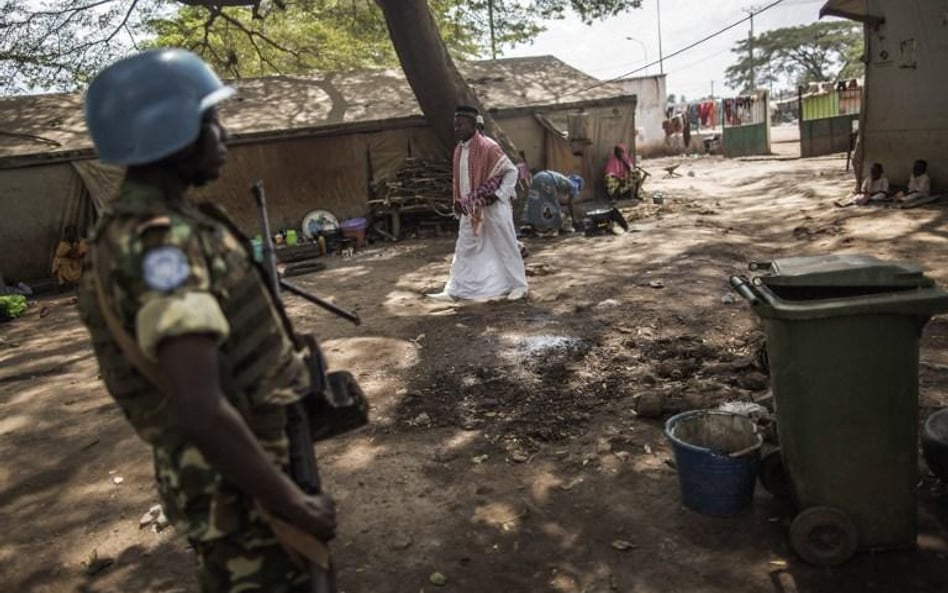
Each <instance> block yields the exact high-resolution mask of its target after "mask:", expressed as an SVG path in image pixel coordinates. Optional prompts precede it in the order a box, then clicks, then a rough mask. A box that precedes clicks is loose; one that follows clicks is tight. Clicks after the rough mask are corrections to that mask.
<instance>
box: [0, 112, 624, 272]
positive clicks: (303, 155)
mask: <svg viewBox="0 0 948 593" xmlns="http://www.w3.org/2000/svg"><path fill="white" fill-rule="evenodd" d="M633 110H634V103H629V104H627V105H619V106H616V107H601V108H593V109H589V110H587V112H588V113H589V118H590V132H591V136H592V140H593V143H592V144H591V145H590V146H589V147H588V148H587V150H586V154H585V155H584V156H583V157H577V158H574V157H572V155H570V154H567V155H566V157H567V161H563V162H562V163H561V164H562V167H561V168H562V169H564V170H565V171H569V172H579V173H580V174H582V175H583V177H585V178H586V179H587V182H589V180H592V183H593V184H596V183H599V177H601V170H602V167H603V165H604V164H605V159H606V158H607V157H608V155H609V153H611V151H612V147H613V146H614V145H615V144H616V143H619V142H625V143H627V144H630V145H631V144H632V143H633V142H634V121H635V118H634V113H633ZM554 113H555V114H556V115H557V117H560V116H562V118H563V119H565V112H554ZM500 123H501V125H502V127H503V128H504V130H505V131H506V132H507V134H508V135H509V136H510V138H511V140H512V141H513V142H514V144H515V145H516V146H517V147H518V148H519V149H520V150H523V151H524V152H525V153H526V155H527V159H528V162H529V163H530V165H531V166H534V167H537V168H541V169H542V168H547V167H552V165H551V164H550V163H549V162H548V161H549V158H548V150H547V134H548V133H549V132H547V131H546V130H545V129H544V128H543V126H541V125H540V123H539V122H538V121H537V120H536V118H535V117H534V116H533V114H520V115H516V116H512V117H508V118H503V119H501V121H500ZM560 144H563V141H562V140H560ZM560 148H562V146H561V147H560ZM559 152H563V151H562V150H560V151H559ZM566 152H567V153H568V151H566ZM408 156H415V157H419V158H423V159H439V158H446V156H447V155H444V154H442V152H441V149H440V146H439V144H438V140H437V138H436V137H435V135H434V133H433V132H431V130H430V129H429V128H427V127H426V126H424V125H416V126H407V127H399V128H392V129H388V130H382V131H378V132H366V133H353V134H346V135H339V136H326V137H302V138H286V139H271V140H266V141H260V142H256V143H253V144H238V145H235V146H232V147H231V148H230V150H229V154H228V164H227V166H226V167H225V168H224V170H223V173H222V176H221V178H220V179H218V180H217V181H215V182H213V183H211V184H209V185H208V186H206V187H204V188H201V189H198V190H196V191H194V195H195V197H197V198H198V199H211V200H214V201H216V202H218V203H219V204H221V205H222V206H223V207H224V208H225V209H226V210H227V211H228V213H230V215H231V216H232V217H233V219H234V221H235V222H236V223H237V225H238V226H239V227H240V228H241V229H242V230H244V231H245V232H247V233H248V234H250V235H253V234H256V233H257V232H258V229H259V226H260V225H259V219H258V215H257V211H256V207H255V205H254V201H253V199H252V196H251V193H250V187H251V186H252V185H253V183H254V182H255V181H257V180H258V179H262V180H263V182H264V187H265V189H266V194H267V202H268V206H269V209H268V211H269V216H270V225H271V226H272V227H273V228H274V229H279V228H283V227H286V228H299V227H300V226H301V224H302V219H303V217H304V216H305V215H306V214H307V213H309V212H310V211H312V210H315V209H321V210H329V211H330V212H332V213H333V214H335V215H336V216H337V217H338V218H339V219H340V220H343V219H345V218H349V217H355V216H363V215H365V214H366V211H367V201H368V199H369V196H370V195H371V191H372V189H371V188H372V183H373V182H375V181H378V180H380V179H382V178H385V177H387V176H389V175H392V174H394V172H395V171H396V170H397V168H398V167H399V166H400V165H401V163H402V161H403V160H404V158H405V157H408ZM118 179H119V178H118V177H117V176H116V177H115V178H114V179H109V180H107V181H108V183H106V185H107V186H108V187H104V186H103V187H97V188H94V189H95V191H96V193H97V194H101V195H108V196H111V195H114V193H115V187H112V186H114V185H116V184H117V183H118ZM587 186H588V188H587V191H586V192H584V196H586V195H588V196H590V197H591V196H592V192H593V190H592V188H593V187H595V185H592V186H589V184H588V183H587ZM0 204H2V205H3V206H4V207H5V208H8V209H7V210H6V213H7V215H5V216H3V217H0V236H2V237H3V238H4V241H5V242H7V241H9V243H8V244H9V245H14V246H16V247H15V248H13V249H5V250H2V251H0V273H2V274H3V275H4V277H5V278H7V279H17V280H26V281H30V280H34V279H40V278H48V277H49V274H50V264H51V261H52V253H53V250H54V249H55V246H56V242H57V241H58V239H59V236H60V233H61V231H62V228H63V226H64V224H65V222H64V221H65V220H66V219H72V218H75V216H76V212H77V211H78V209H80V208H86V209H88V208H91V201H90V199H89V194H88V192H87V191H86V188H85V186H84V185H83V182H82V180H81V178H80V176H79V175H78V174H77V173H76V171H75V169H74V167H73V166H72V165H71V164H70V163H59V164H52V165H39V166H33V167H21V168H15V169H0ZM82 230H84V229H82ZM21 246H22V247H23V248H22V249H21V248H20V247H21Z"/></svg>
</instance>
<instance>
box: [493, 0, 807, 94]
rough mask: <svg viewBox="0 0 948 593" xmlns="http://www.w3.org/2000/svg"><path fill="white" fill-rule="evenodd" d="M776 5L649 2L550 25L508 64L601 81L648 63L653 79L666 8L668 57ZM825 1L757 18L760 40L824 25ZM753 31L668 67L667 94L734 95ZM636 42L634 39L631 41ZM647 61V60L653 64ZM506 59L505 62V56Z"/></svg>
mask: <svg viewBox="0 0 948 593" xmlns="http://www.w3.org/2000/svg"><path fill="white" fill-rule="evenodd" d="M773 2H774V0H643V1H642V8H640V9H637V10H632V11H630V12H627V13H625V14H622V15H619V16H616V17H613V18H610V19H608V20H605V21H601V22H597V23H595V24H593V25H590V26H587V25H584V24H583V23H582V22H581V21H580V20H579V19H578V18H573V19H568V20H562V21H550V22H548V23H546V26H547V31H545V32H544V33H542V34H540V36H539V37H537V39H536V40H535V41H534V42H533V43H532V44H527V45H521V46H518V47H515V48H513V49H507V50H505V51H504V53H503V57H522V56H534V55H546V54H552V55H554V56H556V57H558V58H559V59H561V60H562V61H564V62H566V63H567V64H569V65H571V66H573V67H575V68H578V69H579V70H582V71H583V72H586V73H587V74H590V75H592V76H594V77H596V78H600V79H604V80H605V79H610V78H616V77H622V76H625V75H626V74H627V73H629V72H631V71H633V70H637V69H640V68H642V67H644V66H645V65H646V64H648V63H652V62H655V65H653V66H649V68H648V70H647V72H646V71H645V70H640V71H639V72H636V73H634V74H632V76H643V75H645V74H658V73H659V64H657V62H658V61H659V44H658V39H659V26H658V19H659V10H658V9H659V7H660V8H661V40H662V52H661V53H662V55H663V56H667V55H669V54H672V53H674V52H675V51H677V50H679V49H681V48H683V47H685V46H687V45H690V44H691V43H694V42H695V41H698V40H699V39H702V38H703V37H706V36H708V35H710V34H712V33H714V32H716V31H719V30H721V29H724V28H725V27H727V26H728V25H731V24H733V23H736V22H737V21H740V20H741V19H743V18H745V17H747V14H748V13H747V11H748V10H751V9H757V10H759V9H761V8H763V7H765V6H767V5H769V4H772V3H773ZM824 3H825V0H783V2H781V3H780V4H778V5H776V6H774V7H773V8H770V9H769V10H766V11H764V12H762V13H760V14H758V15H756V16H755V17H754V33H755V35H759V34H760V33H762V32H763V31H767V30H770V29H779V28H781V27H792V26H795V25H803V24H808V23H812V22H815V21H817V20H819V11H820V8H821V7H822V5H823V4H824ZM749 26H750V24H749V23H748V22H744V23H742V24H740V25H738V26H737V27H735V28H733V29H731V30H729V31H727V32H726V33H724V34H722V35H720V36H718V37H715V38H714V39H711V40H710V41H707V42H705V43H703V44H701V45H699V46H697V47H695V48H694V49H691V50H689V51H687V52H685V53H682V54H681V55H679V56H676V57H672V58H668V59H666V60H663V64H662V66H663V69H664V72H665V74H666V75H667V77H668V78H667V85H666V88H667V91H668V93H674V94H676V95H678V96H679V97H680V96H681V95H685V96H686V97H688V98H694V99H698V98H702V97H705V96H708V95H710V94H711V91H712V85H713V88H714V95H715V96H721V95H722V93H723V94H726V93H728V92H732V91H730V90H728V89H726V87H725V76H724V71H725V70H726V69H727V67H728V66H730V65H731V64H733V63H734V62H735V61H736V56H735V55H734V54H733V53H732V52H731V48H733V47H734V44H735V43H736V42H737V41H738V40H739V39H746V38H747V35H748V32H749ZM627 37H632V38H633V39H634V40H629V39H626V38H627ZM646 55H647V56H648V61H646ZM499 57H500V56H499Z"/></svg>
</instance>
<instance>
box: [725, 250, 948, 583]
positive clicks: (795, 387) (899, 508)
mask: <svg viewBox="0 0 948 593" xmlns="http://www.w3.org/2000/svg"><path fill="white" fill-rule="evenodd" d="M751 270H752V271H757V272H758V274H756V275H755V276H754V277H753V278H752V279H750V280H748V279H747V278H746V277H744V276H732V277H731V279H730V280H731V286H732V287H733V288H734V290H736V291H737V292H738V294H740V295H741V296H742V297H744V298H745V299H746V300H747V301H748V302H749V303H750V304H751V306H752V308H753V310H754V311H755V313H756V314H757V315H758V316H759V317H760V319H761V320H762V323H763V326H764V330H765V333H766V336H767V354H768V358H769V365H770V377H771V387H772V389H773V394H774V401H775V405H776V416H777V436H778V440H779V443H780V455H779V460H780V461H781V462H782V464H783V468H784V471H785V475H786V478H787V483H788V485H789V493H790V496H791V499H792V501H793V503H794V504H795V505H796V508H797V510H798V514H797V515H796V517H795V518H794V520H793V522H792V524H791V526H790V543H791V545H792V547H793V548H794V550H795V551H796V552H797V554H799V555H800V557H802V558H803V559H804V560H806V561H807V562H810V563H812V564H817V565H823V566H831V565H835V564H840V563H843V562H845V561H846V560H848V559H849V558H851V557H852V555H853V554H854V553H855V552H856V550H858V549H867V548H868V549H884V548H901V547H908V546H912V545H914V544H915V539H916V512H917V510H916V483H917V481H918V462H917V457H918V423H919V418H918V352H919V338H920V337H921V333H922V328H923V327H924V326H925V324H926V323H927V322H928V320H929V319H930V318H931V317H932V315H935V314H937V313H941V312H945V311H948V293H946V292H944V291H941V290H939V289H938V288H936V287H935V284H934V282H933V281H932V280H931V279H930V278H928V277H926V276H925V275H924V273H923V272H922V269H921V268H920V267H919V266H917V265H913V264H904V263H893V262H885V261H882V260H879V259H876V258H874V257H870V256H860V255H826V256H817V257H794V258H787V259H780V260H775V261H773V262H768V263H764V264H751Z"/></svg>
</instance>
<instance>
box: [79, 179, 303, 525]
mask: <svg viewBox="0 0 948 593" xmlns="http://www.w3.org/2000/svg"><path fill="white" fill-rule="evenodd" d="M92 242H93V245H94V251H95V252H96V253H95V256H94V257H92V258H90V261H89V262H87V268H86V271H85V273H84V274H83V279H82V282H81V284H80V303H79V304H80V309H81V312H82V318H83V321H84V323H85V324H86V326H87V327H88V329H89V332H90V334H91V337H92V341H93V345H94V348H95V352H96V356H97V358H98V360H99V366H100V369H101V373H102V378H103V381H104V382H105V384H106V387H107V388H108V390H109V393H110V394H111V395H112V397H113V398H114V399H115V401H116V402H117V403H118V405H119V406H120V407H121V409H122V411H123V412H124V414H125V416H126V417H127V418H128V420H129V422H130V423H131V424H132V426H133V427H134V428H135V430H136V432H137V433H138V435H139V436H140V437H141V438H142V439H144V440H145V441H147V442H148V443H149V444H151V445H152V447H153V450H154V462H155V473H156V479H157V482H158V490H159V493H160V495H161V498H162V502H163V503H164V506H165V511H166V513H167V514H168V516H169V518H170V519H171V520H172V522H173V523H174V524H175V527H176V528H177V529H178V530H179V531H180V532H182V533H184V534H186V535H187V536H188V538H189V539H191V540H192V541H197V542H200V541H209V540H213V539H216V538H218V537H223V536H225V535H229V534H232V533H235V532H237V531H239V530H242V529H245V528H246V527H247V525H248V522H250V521H254V520H256V519H257V517H256V516H255V514H254V512H253V510H252V508H253V505H252V501H251V500H249V499H248V498H247V496H246V495H245V494H243V493H242V492H241V491H240V490H238V489H237V488H236V487H235V486H234V485H233V484H230V483H229V482H228V481H227V480H225V479H224V478H223V477H222V476H221V475H220V474H219V473H218V472H217V471H216V470H215V469H214V468H213V467H212V466H211V465H210V464H209V463H208V462H207V461H206V460H205V459H204V457H203V455H202V454H201V452H200V451H199V450H198V449H197V448H196V447H195V446H194V445H193V444H192V443H190V442H189V441H188V439H187V438H186V437H185V436H184V435H183V433H182V432H181V430H180V429H179V427H178V425H177V423H176V420H175V417H174V412H173V409H172V406H170V405H168V401H167V396H166V395H164V394H163V393H162V392H161V391H159V390H158V389H157V388H156V387H155V386H154V385H152V384H151V383H149V382H148V381H147V380H146V379H145V377H144V376H143V375H142V373H140V372H139V371H138V370H137V369H136V367H135V365H134V364H132V363H131V362H130V361H129V360H128V359H127V357H126V356H125V355H124V354H123V352H122V350H121V347H120V346H119V344H118V342H117V341H116V339H115V337H114V336H113V335H112V333H111V332H110V331H109V327H108V325H107V323H106V320H105V317H104V316H103V313H102V309H100V303H99V300H98V296H97V292H96V286H95V279H96V277H98V279H99V280H100V282H101V283H102V288H103V292H104V297H105V298H104V300H105V302H104V303H101V306H106V307H109V308H110V310H111V311H112V312H113V313H114V314H115V317H116V318H117V319H118V320H119V321H120V322H121V325H122V326H123V327H124V329H125V331H126V332H127V334H128V335H129V336H130V337H131V338H133V339H134V340H135V342H136V343H137V345H138V347H139V348H140V349H141V351H142V352H143V353H144V355H145V357H146V358H147V359H150V360H154V359H155V349H156V347H157V345H158V344H159V343H160V342H161V341H162V340H163V339H165V338H169V337H174V336H180V335H186V334H193V333H201V334H210V335H214V336H216V337H217V340H218V342H219V344H220V350H219V354H220V358H219V360H220V384H221V387H222V391H223V392H224V394H225V396H226V397H227V399H228V401H229V402H230V403H231V404H232V405H233V406H234V407H235V408H236V409H237V410H238V411H239V412H240V413H241V415H242V416H243V418H244V420H245V421H246V422H247V424H248V426H249V427H250V429H251V430H252V431H253V433H254V434H255V435H256V437H257V439H258V440H259V442H260V444H261V446H262V447H263V449H264V450H265V452H266V453H267V455H268V456H269V457H270V459H271V460H272V461H273V463H274V464H276V465H277V466H279V467H281V468H284V469H285V467H286V464H287V461H288V443H287V439H286V435H285V423H286V419H285V406H287V405H288V404H291V403H293V402H295V401H297V400H299V399H300V397H301V396H302V395H303V394H304V393H305V392H306V390H308V389H309V376H308V372H307V369H306V366H305V363H304V362H303V358H302V354H301V352H299V351H298V350H297V349H296V348H295V347H294V343H293V340H292V337H291V333H290V329H289V322H288V321H287V320H286V318H285V316H284V315H283V312H282V311H281V310H280V309H278V307H277V306H276V305H274V302H273V299H272V297H271V294H270V292H269V289H268V288H267V285H266V284H265V282H264V279H263V275H262V273H261V270H260V269H259V267H258V266H256V265H255V264H254V263H253V259H252V256H251V253H252V251H251V249H250V248H249V245H248V244H247V242H246V239H245V238H244V237H243V236H242V235H240V234H239V232H238V231H236V229H235V227H234V226H233V224H232V223H230V221H229V220H228V219H227V218H226V217H224V216H223V214H221V213H220V212H219V211H213V210H212V209H210V208H204V207H197V206H195V205H193V204H191V203H190V202H188V201H187V200H185V199H184V198H183V197H178V196H171V195H166V194H165V193H164V192H163V191H162V190H160V189H159V188H157V187H153V186H149V185H143V184H139V183H134V182H129V181H126V182H125V183H123V185H122V188H121V190H120V193H119V196H118V199H117V200H116V201H114V202H113V203H112V204H111V206H110V208H109V209H108V210H107V211H106V212H104V213H103V216H102V218H101V220H100V221H99V224H98V226H97V228H96V231H95V234H94V237H93V239H92Z"/></svg>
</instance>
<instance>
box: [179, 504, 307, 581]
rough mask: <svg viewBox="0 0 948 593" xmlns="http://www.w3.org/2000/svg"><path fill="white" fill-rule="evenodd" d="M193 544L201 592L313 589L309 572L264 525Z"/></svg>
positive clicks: (257, 524) (253, 524)
mask: <svg viewBox="0 0 948 593" xmlns="http://www.w3.org/2000/svg"><path fill="white" fill-rule="evenodd" d="M192 544H193V545H194V549H195V551H196V552H197V555H198V564H199V566H200V568H199V579H200V583H201V593H309V592H310V591H311V586H310V579H309V575H308V574H307V573H306V572H305V571H304V570H302V569H301V568H300V567H298V566H297V565H296V564H294V563H293V561H292V560H291V559H290V557H289V556H288V555H287V553H286V551H285V550H284V549H283V547H282V546H281V545H280V543H279V542H278V541H277V540H276V538H275V537H274V536H273V532H272V531H270V528H269V527H268V526H266V525H265V524H261V523H257V522H254V523H252V524H251V526H250V527H249V528H248V529H246V530H242V531H240V532H238V533H235V534H233V535H230V536H227V537H224V538H221V539H216V540H211V541H207V542H192Z"/></svg>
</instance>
